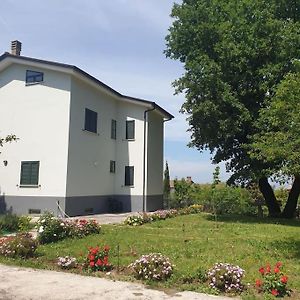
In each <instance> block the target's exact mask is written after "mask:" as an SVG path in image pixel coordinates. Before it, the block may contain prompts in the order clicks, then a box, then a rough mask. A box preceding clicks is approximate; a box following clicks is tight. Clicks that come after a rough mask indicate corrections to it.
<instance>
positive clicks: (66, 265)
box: [57, 256, 77, 269]
mask: <svg viewBox="0 0 300 300" xmlns="http://www.w3.org/2000/svg"><path fill="white" fill-rule="evenodd" d="M76 261H77V260H76V258H75V257H71V256H60V257H59V258H58V259H57V265H58V266H59V267H61V268H62V269H72V268H75V267H76V265H77V262H76Z"/></svg>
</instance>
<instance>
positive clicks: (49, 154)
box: [0, 42, 173, 216]
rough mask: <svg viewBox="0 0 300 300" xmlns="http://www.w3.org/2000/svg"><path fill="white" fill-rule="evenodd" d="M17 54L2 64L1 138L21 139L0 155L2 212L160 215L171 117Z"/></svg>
mask: <svg viewBox="0 0 300 300" xmlns="http://www.w3.org/2000/svg"><path fill="white" fill-rule="evenodd" d="M20 46H21V45H20V44H18V42H17V44H16V42H15V44H12V53H11V54H9V53H5V54H3V55H2V56H0V136H2V137H3V136H6V135H8V134H15V135H16V136H17V137H18V138H19V140H18V141H16V142H13V143H10V144H6V145H5V147H3V148H2V149H0V151H1V154H0V212H1V211H2V212H3V211H5V210H6V211H7V210H10V211H12V212H13V213H17V214H28V213H42V212H44V211H51V212H53V213H54V214H61V212H62V211H64V212H65V213H66V214H67V215H69V216H74V215H84V214H93V213H105V212H125V211H151V210H156V209H159V208H161V207H162V203H163V201H162V200H163V199H162V195H163V186H162V182H163V180H162V176H163V175H162V174H163V127H164V122H165V121H166V120H170V119H172V118H173V116H172V115H171V114H169V113H168V112H167V111H165V110H164V109H163V108H161V107H160V106H158V105H157V104H156V103H154V102H151V101H146V100H142V99H137V98H133V97H128V96H124V95H122V94H120V93H118V92H117V91H115V90H113V89H112V88H110V87H108V86H107V85H105V84H103V83H102V82H100V81H99V80H97V79H96V78H94V77H92V76H91V75H89V74H87V73H86V72H84V71H82V70H81V69H79V68H77V67H75V66H72V65H66V64H61V63H56V62H50V61H44V60H39V59H34V58H29V57H24V56H20V55H19V54H20V49H18V47H20ZM15 48H17V50H16V49H15Z"/></svg>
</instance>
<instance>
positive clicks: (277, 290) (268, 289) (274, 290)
mask: <svg viewBox="0 0 300 300" xmlns="http://www.w3.org/2000/svg"><path fill="white" fill-rule="evenodd" d="M281 267H282V263H281V262H277V263H276V264H275V266H274V268H272V267H271V265H270V264H267V265H266V266H264V267H260V268H259V270H258V271H259V273H260V274H261V277H262V279H256V282H255V286H256V288H257V289H258V291H259V292H264V293H270V294H272V295H273V296H275V297H277V296H278V297H284V296H285V295H289V294H290V290H289V289H288V288H287V283H288V277H287V276H286V275H285V274H284V273H283V272H282V270H281Z"/></svg>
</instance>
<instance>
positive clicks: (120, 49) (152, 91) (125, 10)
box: [0, 0, 228, 182]
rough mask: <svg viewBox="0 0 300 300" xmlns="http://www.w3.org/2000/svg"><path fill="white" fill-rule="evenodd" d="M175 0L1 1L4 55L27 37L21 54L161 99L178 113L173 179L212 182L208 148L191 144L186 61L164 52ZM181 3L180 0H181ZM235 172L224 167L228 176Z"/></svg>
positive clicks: (172, 132) (168, 136)
mask: <svg viewBox="0 0 300 300" xmlns="http://www.w3.org/2000/svg"><path fill="white" fill-rule="evenodd" d="M173 2H174V1H173V0H163V1H162V0H111V1H105V0H88V1H85V0H64V1H62V0H44V1H40V0H26V1H22V0H1V1H0V53H3V52H5V51H9V49H10V41H12V40H15V39H18V40H20V41H21V42H22V55H24V56H31V57H36V58H40V59H46V60H53V61H58V62H62V63H69V64H73V65H76V66H78V67H80V68H82V69H83V70H85V71H86V72H88V73H90V74H91V75H93V76H95V77H97V78H98V79H99V80H101V81H103V82H104V83H106V84H108V85H110V86H111V87H112V88H114V89H116V90H117V91H119V92H121V93H122V94H126V95H130V96H133V97H140V98H144V99H148V100H151V101H155V102H156V103H158V104H159V105H161V106H162V107H164V108H165V109H166V110H168V111H169V112H170V113H172V114H173V115H174V116H175V119H174V120H172V121H171V122H167V123H166V126H165V159H166V160H167V161H168V163H169V168H170V173H171V177H175V176H176V177H178V178H182V177H186V176H192V178H193V180H194V181H196V182H210V181H211V179H212V172H213V170H214V168H215V166H214V165H212V164H211V162H210V156H209V153H207V152H205V153H199V152H198V151H196V150H195V149H189V148H188V147H187V146H186V145H187V143H188V142H189V133H188V132H186V130H187V128H188V125H187V122H186V120H185V119H186V116H184V115H182V114H180V113H179V109H180V107H181V105H182V103H183V102H184V95H179V96H174V95H173V94H174V89H173V87H172V86H171V83H172V81H174V80H175V79H176V78H178V77H180V75H181V74H182V73H183V67H182V65H181V64H180V63H179V62H177V61H172V60H170V59H166V58H165V55H164V54H163V51H164V49H165V48H166V46H165V36H166V34H167V31H168V28H169V26H170V25H171V23H172V19H171V18H170V17H169V15H170V12H171V8H172V6H173ZM176 2H178V3H179V2H180V0H177V1H176ZM227 177H228V175H226V173H225V171H224V166H223V165H222V166H221V178H222V179H223V180H224V179H226V178H227Z"/></svg>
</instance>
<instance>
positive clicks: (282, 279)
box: [280, 276, 288, 283]
mask: <svg viewBox="0 0 300 300" xmlns="http://www.w3.org/2000/svg"><path fill="white" fill-rule="evenodd" d="M280 281H281V282H282V283H287V281H288V277H287V276H282V277H281V278H280Z"/></svg>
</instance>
